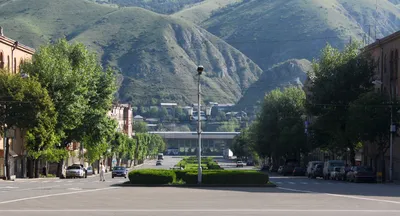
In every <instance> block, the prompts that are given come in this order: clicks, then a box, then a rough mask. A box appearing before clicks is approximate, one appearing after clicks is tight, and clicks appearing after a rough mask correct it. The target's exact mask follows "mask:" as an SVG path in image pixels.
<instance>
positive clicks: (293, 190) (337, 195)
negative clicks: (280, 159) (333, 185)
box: [277, 187, 400, 204]
mask: <svg viewBox="0 0 400 216" xmlns="http://www.w3.org/2000/svg"><path fill="white" fill-rule="evenodd" d="M277 188H278V189H280V190H285V191H292V192H300V193H316V194H323V195H327V196H334V197H342V198H349V199H358V200H367V201H374V202H385V203H392V204H400V202H398V201H393V200H385V199H374V198H366V197H360V196H351V195H342V194H333V193H321V192H316V191H308V190H297V189H291V188H283V187H277Z"/></svg>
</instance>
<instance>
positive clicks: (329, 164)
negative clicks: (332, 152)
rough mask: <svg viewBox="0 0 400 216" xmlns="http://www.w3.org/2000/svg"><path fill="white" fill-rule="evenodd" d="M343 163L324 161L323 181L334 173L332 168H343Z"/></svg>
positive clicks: (340, 161) (339, 161)
mask: <svg viewBox="0 0 400 216" xmlns="http://www.w3.org/2000/svg"><path fill="white" fill-rule="evenodd" d="M344 166H345V163H344V161H342V160H328V161H325V164H324V171H323V175H324V176H323V177H324V179H325V180H327V179H329V178H330V175H331V172H332V171H334V170H333V168H334V167H344Z"/></svg>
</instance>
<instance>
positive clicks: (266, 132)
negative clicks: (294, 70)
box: [251, 87, 307, 162]
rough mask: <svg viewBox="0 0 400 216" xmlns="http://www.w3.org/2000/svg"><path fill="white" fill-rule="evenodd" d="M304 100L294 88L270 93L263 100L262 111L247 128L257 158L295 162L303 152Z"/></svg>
mask: <svg viewBox="0 0 400 216" xmlns="http://www.w3.org/2000/svg"><path fill="white" fill-rule="evenodd" d="M304 100H305V94H304V92H303V90H302V89H300V88H297V87H289V88H286V89H284V90H283V91H282V90H279V89H277V90H273V91H272V92H270V93H269V94H267V95H266V96H265V99H264V104H263V107H262V111H261V113H260V115H259V117H258V119H257V121H256V123H254V124H253V125H252V127H251V131H252V133H253V134H252V137H253V138H252V139H253V140H254V141H253V143H254V150H256V151H257V153H258V155H260V156H261V157H264V158H265V157H270V158H272V159H273V161H274V162H276V161H278V160H279V159H280V158H299V154H301V153H305V152H306V151H307V150H306V146H305V143H306V142H305V135H304V127H303V118H302V116H303V115H304V113H305V107H304Z"/></svg>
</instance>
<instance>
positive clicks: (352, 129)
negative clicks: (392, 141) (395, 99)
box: [346, 91, 398, 158]
mask: <svg viewBox="0 0 400 216" xmlns="http://www.w3.org/2000/svg"><path fill="white" fill-rule="evenodd" d="M389 101H390V98H389V96H388V95H387V94H381V93H377V92H374V91H371V92H368V93H365V94H362V95H361V96H360V97H359V98H358V99H357V100H355V101H353V102H352V103H351V104H350V107H349V117H348V119H347V128H346V129H347V131H346V132H347V136H348V137H349V139H351V140H352V142H353V143H358V142H370V143H374V144H376V145H377V149H378V151H377V154H376V158H377V157H379V156H380V155H383V154H384V153H385V152H386V151H387V149H388V148H389V145H388V144H389V137H390V130H389V128H388V127H389V126H390V113H391V110H390V107H389V106H388V104H389ZM397 111H398V107H397V106H394V110H393V113H397ZM396 119H398V116H397V115H394V121H396Z"/></svg>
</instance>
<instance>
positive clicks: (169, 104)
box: [161, 103, 178, 106]
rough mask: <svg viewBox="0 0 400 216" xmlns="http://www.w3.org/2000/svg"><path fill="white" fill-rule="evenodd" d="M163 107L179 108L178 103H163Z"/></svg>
mask: <svg viewBox="0 0 400 216" xmlns="http://www.w3.org/2000/svg"><path fill="white" fill-rule="evenodd" d="M161 106H178V104H177V103H161Z"/></svg>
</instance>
